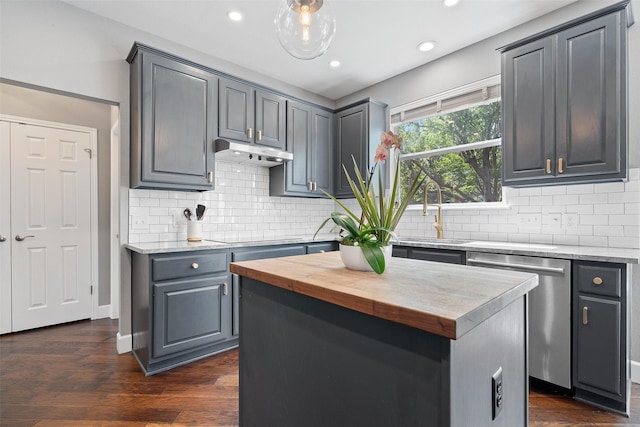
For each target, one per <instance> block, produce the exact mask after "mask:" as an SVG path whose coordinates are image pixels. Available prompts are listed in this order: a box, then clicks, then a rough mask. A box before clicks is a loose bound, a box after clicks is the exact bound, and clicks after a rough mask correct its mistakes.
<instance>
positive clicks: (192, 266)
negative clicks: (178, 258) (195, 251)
mask: <svg viewBox="0 0 640 427" xmlns="http://www.w3.org/2000/svg"><path fill="white" fill-rule="evenodd" d="M198 267H200V266H199V265H198V263H197V262H194V263H191V268H193V269H194V270H197V269H198Z"/></svg>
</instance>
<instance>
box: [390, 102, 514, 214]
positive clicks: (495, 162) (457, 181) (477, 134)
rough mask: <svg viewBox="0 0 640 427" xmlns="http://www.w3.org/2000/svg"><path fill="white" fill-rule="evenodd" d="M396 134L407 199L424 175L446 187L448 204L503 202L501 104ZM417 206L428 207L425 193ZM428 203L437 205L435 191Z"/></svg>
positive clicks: (415, 124)
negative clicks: (417, 177) (400, 147)
mask: <svg viewBox="0 0 640 427" xmlns="http://www.w3.org/2000/svg"><path fill="white" fill-rule="evenodd" d="M395 133H397V134H398V135H400V136H401V137H402V140H403V142H402V151H403V154H402V155H401V157H400V160H401V162H400V167H401V170H400V172H401V175H400V176H401V189H402V192H403V194H406V190H407V189H408V186H409V183H411V182H412V181H413V179H414V178H415V176H416V175H417V174H419V173H420V171H423V172H424V173H425V174H426V175H427V176H428V177H429V179H431V180H433V181H435V182H437V183H438V184H439V185H440V187H441V188H442V198H443V203H477V202H499V201H501V200H502V183H501V167H502V162H501V160H502V157H501V150H500V144H501V109H500V101H495V102H491V103H488V104H481V105H474V106H470V107H468V108H464V109H461V110H458V111H454V112H448V113H445V114H441V115H435V116H430V117H426V118H422V119H419V120H414V121H411V122H407V123H402V124H399V125H397V126H395ZM414 202H415V203H420V204H421V203H422V202H423V193H422V192H418V193H416V195H415V197H414ZM428 202H429V203H435V202H436V194H435V192H430V193H429V196H428Z"/></svg>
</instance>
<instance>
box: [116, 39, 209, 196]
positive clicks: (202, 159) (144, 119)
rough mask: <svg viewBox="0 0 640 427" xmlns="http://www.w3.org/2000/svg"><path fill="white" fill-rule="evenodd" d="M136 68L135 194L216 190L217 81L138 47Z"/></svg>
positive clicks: (135, 49) (134, 58) (134, 52)
mask: <svg viewBox="0 0 640 427" xmlns="http://www.w3.org/2000/svg"><path fill="white" fill-rule="evenodd" d="M127 61H129V63H130V64H131V66H130V76H131V151H130V152H131V188H154V189H175V190H189V191H206V190H213V188H214V184H213V182H214V180H213V174H214V160H213V155H214V153H213V149H214V147H213V141H214V139H215V133H216V127H217V122H216V120H217V117H216V114H217V113H216V103H217V93H216V90H217V84H218V78H217V76H216V75H214V74H212V73H209V72H207V71H205V70H203V69H200V68H197V67H196V66H194V65H193V64H191V63H189V62H188V61H184V60H181V59H180V58H176V57H173V56H170V55H168V54H165V53H163V52H161V51H158V50H155V49H153V48H150V47H148V46H144V45H141V44H138V43H136V44H135V45H134V46H133V49H132V50H131V53H130V54H129V57H128V58H127Z"/></svg>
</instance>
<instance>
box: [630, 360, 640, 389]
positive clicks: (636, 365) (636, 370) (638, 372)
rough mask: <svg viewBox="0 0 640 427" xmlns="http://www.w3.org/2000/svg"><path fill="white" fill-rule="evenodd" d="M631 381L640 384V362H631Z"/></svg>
mask: <svg viewBox="0 0 640 427" xmlns="http://www.w3.org/2000/svg"><path fill="white" fill-rule="evenodd" d="M631 381H632V382H634V383H636V384H640V362H636V361H635V360H632V361H631Z"/></svg>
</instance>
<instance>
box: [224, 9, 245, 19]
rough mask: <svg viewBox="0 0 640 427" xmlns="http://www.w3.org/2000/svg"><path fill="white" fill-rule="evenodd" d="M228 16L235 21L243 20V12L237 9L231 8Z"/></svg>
mask: <svg viewBox="0 0 640 427" xmlns="http://www.w3.org/2000/svg"><path fill="white" fill-rule="evenodd" d="M227 18H229V19H231V20H232V21H234V22H238V21H242V14H241V13H240V12H238V11H237V10H231V11H229V12H227Z"/></svg>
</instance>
